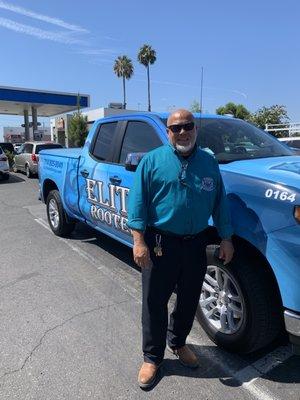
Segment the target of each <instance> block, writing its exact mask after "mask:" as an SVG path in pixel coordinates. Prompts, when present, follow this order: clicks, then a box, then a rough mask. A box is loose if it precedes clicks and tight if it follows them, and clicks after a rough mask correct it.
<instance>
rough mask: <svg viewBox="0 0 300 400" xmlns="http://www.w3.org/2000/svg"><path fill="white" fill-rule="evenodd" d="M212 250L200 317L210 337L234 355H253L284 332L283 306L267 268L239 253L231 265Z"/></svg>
mask: <svg viewBox="0 0 300 400" xmlns="http://www.w3.org/2000/svg"><path fill="white" fill-rule="evenodd" d="M216 250H217V246H209V248H208V254H207V256H208V266H207V272H206V275H205V280H204V283H203V287H202V293H201V298H200V302H199V307H198V310H197V313H196V317H197V319H198V321H199V322H200V324H201V326H202V328H203V329H204V330H205V332H206V333H207V334H208V336H209V337H210V338H211V339H212V340H213V341H214V342H215V343H216V344H217V345H220V346H221V347H224V348H226V349H227V350H229V351H232V352H238V353H251V352H253V351H255V350H258V349H260V348H262V347H264V346H266V345H267V344H269V343H270V342H272V341H273V340H274V339H275V338H276V336H277V335H278V334H279V332H280V329H281V326H282V325H281V322H282V321H281V319H282V316H281V312H282V309H281V304H280V300H279V296H278V295H277V292H276V289H275V287H274V284H272V277H271V276H270V275H269V273H268V272H267V271H266V270H265V266H264V265H261V264H259V263H257V261H256V260H254V259H252V258H251V257H250V256H249V254H248V255H247V253H245V252H243V251H241V252H236V255H235V257H234V259H233V261H232V262H231V263H230V264H229V265H225V266H224V265H223V264H222V262H221V261H220V260H219V259H218V257H216Z"/></svg>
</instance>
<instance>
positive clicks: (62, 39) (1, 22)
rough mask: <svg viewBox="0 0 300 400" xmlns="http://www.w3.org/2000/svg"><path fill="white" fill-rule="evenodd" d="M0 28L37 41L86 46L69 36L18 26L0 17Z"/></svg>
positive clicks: (81, 41) (18, 24)
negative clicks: (34, 38) (33, 37)
mask: <svg viewBox="0 0 300 400" xmlns="http://www.w3.org/2000/svg"><path fill="white" fill-rule="evenodd" d="M0 26H2V27H3V28H7V29H10V30H12V31H15V32H19V33H24V34H26V35H31V36H35V37H37V38H38V39H44V40H51V41H53V42H58V43H64V44H79V45H85V44H86V42H85V41H83V40H80V39H75V38H72V37H70V36H67V35H65V34H64V33H59V32H58V33H57V32H51V31H46V30H43V29H39V28H35V27H33V26H30V25H24V24H20V23H18V22H15V21H12V20H11V19H7V18H1V17H0Z"/></svg>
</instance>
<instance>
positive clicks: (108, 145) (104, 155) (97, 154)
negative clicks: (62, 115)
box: [78, 121, 118, 233]
mask: <svg viewBox="0 0 300 400" xmlns="http://www.w3.org/2000/svg"><path fill="white" fill-rule="evenodd" d="M117 132H118V122H116V121H114V122H104V123H100V124H99V125H98V127H97V128H96V129H95V133H94V137H93V140H92V142H91V143H90V144H88V145H85V147H84V148H83V151H82V156H81V158H80V162H79V171H78V185H79V188H78V190H79V208H80V211H81V213H82V215H83V217H84V218H85V220H86V222H87V223H88V224H90V225H91V226H93V227H94V228H97V229H99V230H101V231H103V232H105V233H109V223H110V219H109V218H110V216H109V211H110V210H111V204H110V201H109V198H110V194H109V186H108V183H109V182H108V168H109V165H110V163H111V160H112V157H113V151H114V142H115V138H116V135H117Z"/></svg>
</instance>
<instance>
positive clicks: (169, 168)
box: [128, 109, 233, 388]
mask: <svg viewBox="0 0 300 400" xmlns="http://www.w3.org/2000/svg"><path fill="white" fill-rule="evenodd" d="M167 132H168V136H169V144H168V145H165V146H161V147H159V148H157V149H155V150H153V151H151V152H150V153H148V154H146V155H145V156H144V158H143V159H142V161H141V163H140V165H139V166H138V168H137V171H136V174H135V182H134V185H133V188H132V189H131V192H130V196H129V211H128V215H129V219H128V227H129V228H131V231H132V235H133V240H134V246H133V256H134V261H135V262H136V264H137V265H138V266H140V267H141V269H142V289H143V305H142V328H143V353H144V363H143V365H142V367H141V369H140V372H139V376H138V382H139V385H140V387H141V388H150V387H151V386H153V384H154V383H155V381H156V378H157V372H158V370H159V366H160V364H161V363H162V361H163V357H164V351H165V347H166V340H167V342H168V346H169V348H170V349H171V350H172V351H173V352H174V354H176V356H177V357H178V358H179V361H180V362H181V363H182V364H183V365H185V366H187V367H190V368H196V367H197V366H198V359H197V357H196V355H195V354H194V353H193V352H192V350H191V349H190V348H189V347H188V346H187V345H186V343H185V342H186V338H187V336H188V334H189V333H190V330H191V328H192V325H193V321H194V317H195V313H196V309H197V305H198V302H199V297H200V293H201V287H202V283H203V279H204V276H205V272H206V251H205V249H206V235H205V229H206V228H207V227H208V219H209V218H210V216H211V215H212V217H213V220H214V223H215V225H216V227H217V229H218V233H219V235H220V237H221V239H222V241H221V244H220V253H219V256H220V258H221V259H223V260H224V263H228V262H230V260H231V259H232V256H233V246H232V243H231V235H232V227H231V223H230V217H229V212H228V207H227V202H226V194H225V190H224V186H223V181H222V178H221V175H220V171H219V167H218V163H217V161H216V160H215V158H214V157H213V156H211V155H209V154H208V153H206V152H205V151H202V150H200V149H199V148H198V147H197V146H196V126H195V122H194V118H193V115H192V114H191V113H190V112H189V111H187V110H183V109H180V110H177V111H175V112H174V113H172V114H171V115H170V116H169V118H168V121H167ZM175 287H176V294H177V300H176V304H175V307H174V310H173V312H172V314H171V316H170V322H169V324H168V309H167V304H168V301H169V299H170V296H171V294H172V292H173V290H174V289H175Z"/></svg>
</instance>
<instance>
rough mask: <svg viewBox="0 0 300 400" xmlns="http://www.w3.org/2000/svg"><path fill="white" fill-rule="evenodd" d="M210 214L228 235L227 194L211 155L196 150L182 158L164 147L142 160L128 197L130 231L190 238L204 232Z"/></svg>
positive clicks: (169, 146) (221, 233) (169, 148)
mask: <svg viewBox="0 0 300 400" xmlns="http://www.w3.org/2000/svg"><path fill="white" fill-rule="evenodd" d="M211 216H212V217H213V221H214V224H215V226H216V228H217V230H218V233H219V235H220V237H221V238H228V237H230V236H231V235H232V233H233V230H232V226H231V222H230V214H229V210H228V204H227V199H226V193H225V189H224V185H223V181H222V177H221V174H220V170H219V166H218V163H217V161H216V159H215V158H214V157H213V156H211V155H210V154H208V153H207V152H205V151H203V150H201V149H199V148H197V147H195V150H194V151H193V153H192V154H191V155H190V156H189V157H187V158H184V157H182V156H181V155H180V154H179V153H178V152H177V151H176V149H175V148H174V147H173V146H172V145H171V144H168V145H163V146H161V147H158V148H157V149H155V150H153V151H151V152H149V153H147V154H146V155H145V156H144V157H143V159H142V160H141V162H140V164H139V166H138V168H137V170H136V173H135V179H134V184H133V187H132V188H131V190H130V193H129V203H128V224H127V225H128V227H129V228H131V229H135V230H141V231H144V230H145V229H146V227H147V226H153V227H155V228H157V229H161V230H162V231H166V232H171V233H174V234H178V235H193V234H196V233H198V232H200V231H202V230H203V229H205V228H207V226H208V220H209V218H210V217H211Z"/></svg>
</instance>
